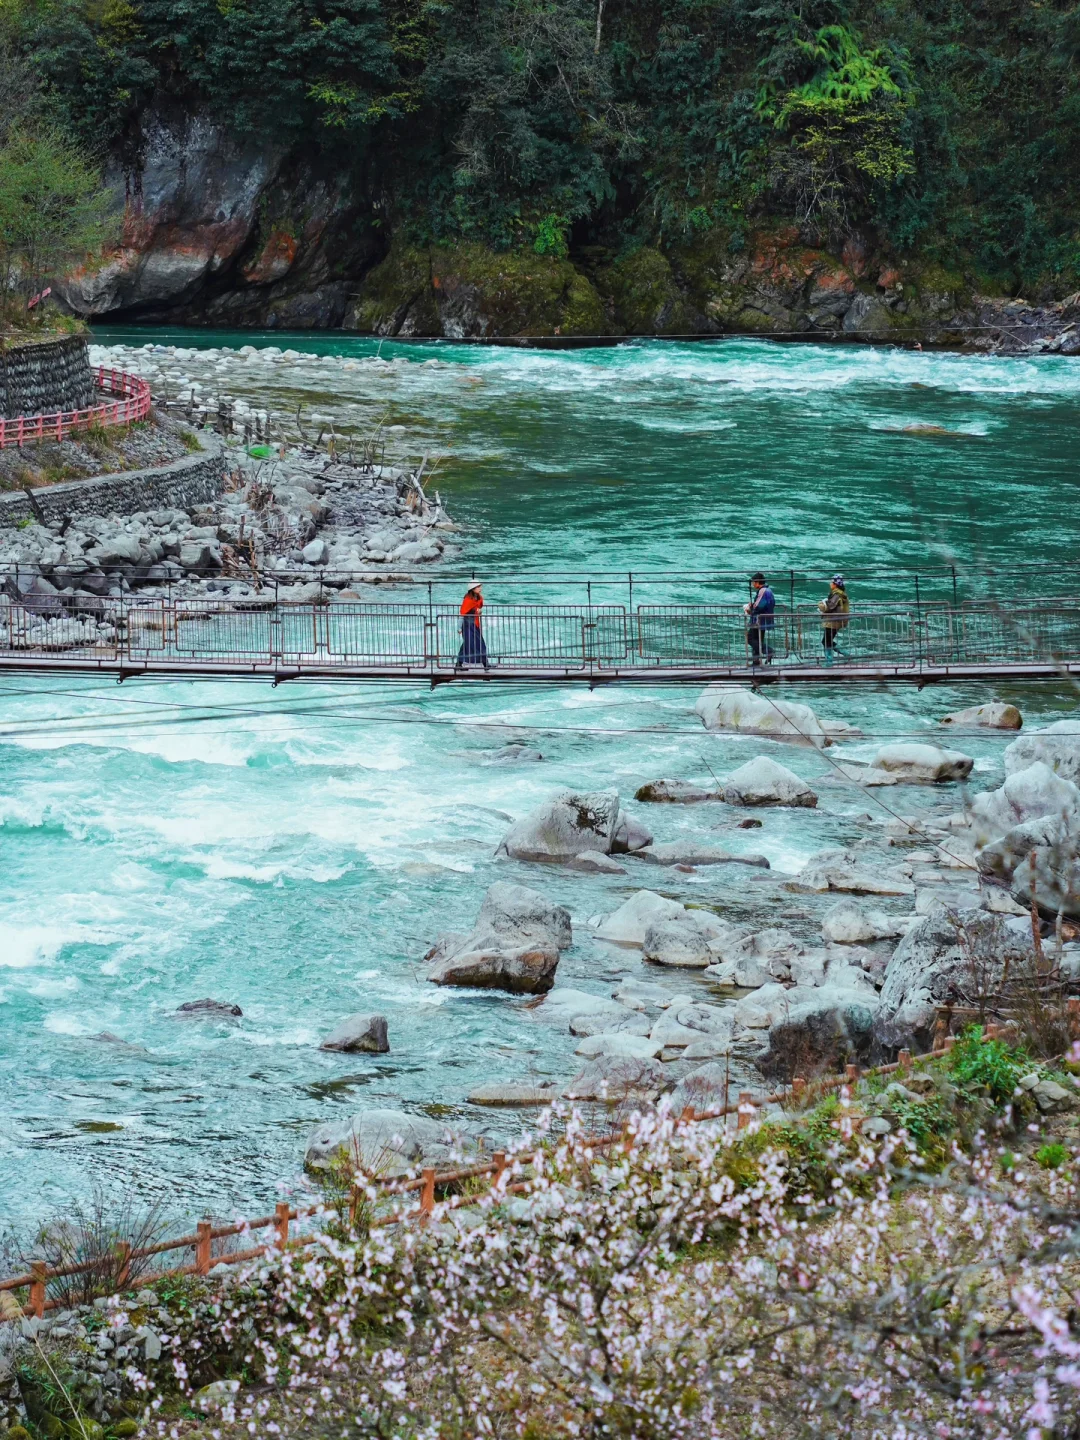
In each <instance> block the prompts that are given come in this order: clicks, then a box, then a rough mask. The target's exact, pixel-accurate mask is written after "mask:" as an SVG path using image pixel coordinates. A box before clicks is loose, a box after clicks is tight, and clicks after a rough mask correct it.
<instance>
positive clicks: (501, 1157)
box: [491, 1150, 506, 1190]
mask: <svg viewBox="0 0 1080 1440" xmlns="http://www.w3.org/2000/svg"><path fill="white" fill-rule="evenodd" d="M492 1159H493V1160H494V1162H495V1171H494V1173H493V1175H492V1177H491V1188H492V1189H493V1190H497V1189H498V1188H499V1186H500V1185H501V1184H502V1182H503V1176H504V1175H505V1174H506V1151H505V1150H496V1151H495V1154H494V1155H493V1156H492Z"/></svg>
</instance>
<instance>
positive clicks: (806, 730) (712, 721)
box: [694, 685, 829, 748]
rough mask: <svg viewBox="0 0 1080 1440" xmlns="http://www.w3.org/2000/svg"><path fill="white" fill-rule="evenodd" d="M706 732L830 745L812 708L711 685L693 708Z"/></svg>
mask: <svg viewBox="0 0 1080 1440" xmlns="http://www.w3.org/2000/svg"><path fill="white" fill-rule="evenodd" d="M694 709H695V711H696V712H697V715H698V717H699V718H700V720H701V723H702V724H703V725H704V726H705V729H706V730H735V731H740V732H742V733H744V734H749V735H768V736H771V737H773V738H774V739H780V740H797V741H798V740H801V741H806V742H808V743H809V744H811V745H816V746H818V747H819V748H820V747H822V746H824V745H827V744H828V743H829V740H828V737H827V736H826V734H825V731H824V729H823V728H822V725H821V722H820V721H819V720H818V717H817V716H816V715H815V714H814V712H813V710H811V709H810V707H809V705H800V704H798V703H797V702H796V701H793V700H773V699H771V698H768V697H766V696H764V695H758V694H755V692H754V691H753V690H745V689H741V688H734V687H732V686H729V685H710V686H709V687H708V689H707V690H705V692H704V693H703V694H702V695H701V696H700V697H699V699H698V702H697V704H696V705H695V706H694Z"/></svg>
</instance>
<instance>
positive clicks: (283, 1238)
mask: <svg viewBox="0 0 1080 1440" xmlns="http://www.w3.org/2000/svg"><path fill="white" fill-rule="evenodd" d="M291 1218H292V1211H291V1210H290V1209H289V1202H288V1201H287V1200H279V1201H278V1203H277V1204H276V1205H275V1206H274V1229H275V1230H276V1231H277V1239H276V1241H275V1244H276V1245H277V1248H278V1249H279V1250H287V1249H288V1248H289V1220H290V1219H291Z"/></svg>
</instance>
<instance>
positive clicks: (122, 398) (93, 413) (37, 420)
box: [0, 366, 150, 450]
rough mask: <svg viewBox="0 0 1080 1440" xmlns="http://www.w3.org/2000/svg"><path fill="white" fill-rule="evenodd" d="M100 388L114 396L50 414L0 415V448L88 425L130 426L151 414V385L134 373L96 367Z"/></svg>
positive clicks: (62, 434) (56, 436) (63, 434)
mask: <svg viewBox="0 0 1080 1440" xmlns="http://www.w3.org/2000/svg"><path fill="white" fill-rule="evenodd" d="M94 381H95V384H96V385H97V388H98V389H99V390H103V391H104V392H105V393H106V394H109V395H113V396H116V397H118V398H116V399H113V400H106V401H104V402H103V403H102V404H100V405H91V406H90V408H89V409H88V410H57V411H56V412H55V413H54V414H52V415H19V416H17V417H16V418H15V419H14V420H4V419H2V418H0V450H4V449H6V448H7V446H9V445H27V444H30V443H31V442H32V441H34V440H63V439H65V438H66V437H67V436H69V435H71V434H73V433H74V432H75V431H77V430H85V429H86V428H87V427H88V426H90V425H131V424H132V423H133V422H134V421H136V420H145V419H146V417H147V416H148V415H149V414H150V385H149V382H148V381H146V380H140V378H139V377H138V376H137V375H128V374H126V373H125V372H124V371H123V370H106V369H105V367H104V366H99V367H98V371H97V374H96V375H95V377H94Z"/></svg>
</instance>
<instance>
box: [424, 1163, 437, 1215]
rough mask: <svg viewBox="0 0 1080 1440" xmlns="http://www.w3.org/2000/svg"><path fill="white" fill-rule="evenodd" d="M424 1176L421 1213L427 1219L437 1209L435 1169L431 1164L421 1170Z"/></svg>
mask: <svg viewBox="0 0 1080 1440" xmlns="http://www.w3.org/2000/svg"><path fill="white" fill-rule="evenodd" d="M421 1174H422V1175H423V1177H424V1185H423V1189H422V1190H421V1191H420V1214H421V1215H422V1216H423V1218H424V1219H425V1220H426V1219H427V1218H428V1216H429V1215H430V1214H431V1213H432V1211H433V1210H434V1209H435V1171H434V1169H432V1168H431V1167H430V1166H429V1167H428V1168H427V1169H426V1170H423V1171H421Z"/></svg>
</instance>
